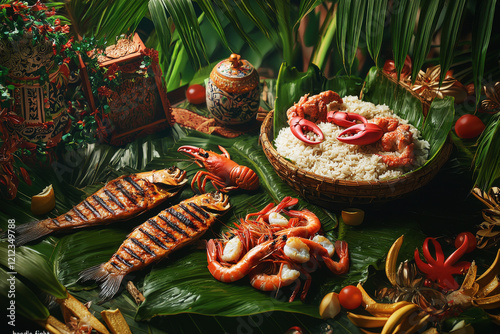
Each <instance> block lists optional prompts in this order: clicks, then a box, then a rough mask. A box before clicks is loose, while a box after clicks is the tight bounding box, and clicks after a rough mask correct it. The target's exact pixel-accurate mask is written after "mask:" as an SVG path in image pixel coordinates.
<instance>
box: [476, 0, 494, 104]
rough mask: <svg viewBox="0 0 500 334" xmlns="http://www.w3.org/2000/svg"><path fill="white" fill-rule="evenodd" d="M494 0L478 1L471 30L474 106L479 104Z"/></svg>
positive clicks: (491, 25)
mask: <svg viewBox="0 0 500 334" xmlns="http://www.w3.org/2000/svg"><path fill="white" fill-rule="evenodd" d="M495 5H496V0H485V1H478V2H477V8H476V15H475V16H474V24H473V29H472V72H473V75H474V88H475V91H476V104H478V103H479V99H480V95H481V87H482V83H481V82H482V79H483V72H484V63H485V59H486V54H487V53H486V51H487V50H488V44H489V42H490V36H491V29H492V27H493V18H494V16H495Z"/></svg>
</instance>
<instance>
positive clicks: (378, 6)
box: [365, 0, 388, 66]
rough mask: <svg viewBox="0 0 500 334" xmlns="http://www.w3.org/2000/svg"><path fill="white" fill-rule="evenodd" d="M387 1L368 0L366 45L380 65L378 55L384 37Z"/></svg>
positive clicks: (376, 62)
mask: <svg viewBox="0 0 500 334" xmlns="http://www.w3.org/2000/svg"><path fill="white" fill-rule="evenodd" d="M387 2H388V0H381V1H380V0H368V1H367V5H366V28H365V31H366V47H367V49H368V52H369V53H370V56H371V57H372V59H373V61H374V62H375V66H378V56H379V53H380V48H381V47H382V39H383V37H384V25H385V16H386V13H387Z"/></svg>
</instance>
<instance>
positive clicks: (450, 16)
mask: <svg viewBox="0 0 500 334" xmlns="http://www.w3.org/2000/svg"><path fill="white" fill-rule="evenodd" d="M465 3H466V1H465V0H457V1H448V2H447V7H446V14H445V18H444V21H443V28H442V31H441V44H440V48H439V50H440V55H439V63H440V65H441V77H440V82H443V80H444V77H445V76H446V72H448V70H449V69H450V66H451V63H452V61H453V50H454V48H455V42H456V40H457V36H458V31H459V28H460V21H461V19H462V12H463V10H464V7H465Z"/></svg>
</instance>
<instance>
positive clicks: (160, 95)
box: [80, 33, 174, 145]
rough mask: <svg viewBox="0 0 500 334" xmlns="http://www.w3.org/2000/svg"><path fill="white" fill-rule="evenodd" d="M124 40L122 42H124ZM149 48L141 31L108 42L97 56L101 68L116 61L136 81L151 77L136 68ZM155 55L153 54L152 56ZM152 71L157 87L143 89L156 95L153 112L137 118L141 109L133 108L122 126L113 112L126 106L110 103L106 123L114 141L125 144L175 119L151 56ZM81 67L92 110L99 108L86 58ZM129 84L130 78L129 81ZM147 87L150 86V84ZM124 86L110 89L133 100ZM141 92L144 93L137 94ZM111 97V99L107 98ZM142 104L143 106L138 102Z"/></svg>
mask: <svg viewBox="0 0 500 334" xmlns="http://www.w3.org/2000/svg"><path fill="white" fill-rule="evenodd" d="M122 42H123V43H122ZM120 44H121V45H120ZM147 50H148V49H147V48H146V47H145V45H144V43H143V42H142V40H141V39H140V37H139V35H138V34H137V33H136V34H134V36H133V39H129V38H124V39H120V40H118V41H117V43H116V44H114V45H111V46H108V47H107V48H106V50H105V52H104V55H100V56H99V57H98V62H99V66H100V67H101V68H104V67H106V68H108V69H109V68H110V67H111V66H112V65H114V64H117V65H118V66H119V67H120V69H123V72H124V76H128V78H125V79H124V82H125V81H126V80H129V81H132V82H133V81H134V80H135V79H139V80H142V81H143V82H145V80H149V81H150V80H151V78H148V77H147V76H144V75H143V76H142V78H141V75H140V74H137V73H136V71H137V70H139V65H140V63H141V62H142V60H143V59H144V56H145V51H147ZM152 58H153V57H152ZM151 61H152V63H151V71H152V73H153V76H154V85H153V86H154V88H153V89H152V90H151V91H150V90H148V89H146V90H143V91H142V92H143V93H144V92H145V93H144V94H142V95H145V94H147V93H148V92H149V95H150V96H152V97H154V101H153V102H152V104H154V109H153V110H151V113H152V114H151V115H148V117H147V118H146V119H142V120H140V119H137V118H136V117H135V116H137V113H138V111H137V110H135V109H136V108H137V107H135V108H132V109H131V113H132V117H131V118H130V119H128V118H127V119H124V120H123V122H121V123H120V124H121V125H124V124H125V126H123V127H120V126H116V124H113V118H115V119H116V117H115V116H117V115H114V114H113V113H119V112H120V110H123V107H122V106H120V108H118V109H117V108H114V107H113V106H116V105H117V104H119V103H110V117H109V119H110V120H111V122H110V123H111V124H105V126H107V127H110V128H111V135H110V137H109V138H108V139H107V141H108V142H109V143H110V144H112V145H123V144H126V143H128V142H130V141H132V140H133V139H134V138H136V137H138V136H143V135H146V134H150V133H154V132H157V131H160V130H162V129H164V128H166V127H167V126H171V125H172V124H173V123H174V121H173V117H172V110H171V106H170V102H169V100H168V97H167V93H166V89H165V87H164V85H163V83H162V80H161V78H162V72H161V69H160V66H159V64H158V62H157V60H155V59H152V60H151ZM80 68H81V77H82V82H83V86H84V87H83V88H84V91H85V93H86V95H87V98H88V101H89V104H90V107H91V108H92V110H96V109H97V108H98V106H97V104H96V101H95V97H94V96H93V94H92V89H91V86H90V80H89V73H88V71H87V68H86V66H85V64H84V62H83V61H82V60H81V59H80ZM127 84H128V86H130V84H131V83H130V82H128V83H127ZM148 87H151V85H149V86H148ZM121 89H122V87H118V92H117V91H115V90H111V91H112V93H113V94H114V96H115V97H116V96H118V97H119V99H120V100H123V102H124V103H128V102H130V99H129V98H128V97H127V96H126V95H123V94H121V92H120V90H121ZM136 95H141V94H136ZM108 101H109V99H108ZM139 107H140V106H139Z"/></svg>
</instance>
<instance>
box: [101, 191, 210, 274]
mask: <svg viewBox="0 0 500 334" xmlns="http://www.w3.org/2000/svg"><path fill="white" fill-rule="evenodd" d="M186 202H188V203H186ZM190 207H191V206H189V200H186V201H184V202H181V203H180V204H177V205H174V206H172V207H170V208H168V209H165V210H163V211H162V212H160V213H159V214H158V215H157V216H155V217H153V218H150V219H148V220H146V221H145V222H144V223H143V224H141V225H140V226H138V227H136V228H135V229H134V231H132V232H131V233H130V235H129V236H128V238H127V240H125V241H124V242H123V244H122V245H121V246H120V248H119V249H118V251H117V252H116V253H115V254H114V255H113V256H112V258H111V260H110V261H114V260H113V259H115V258H116V257H117V256H120V258H121V259H123V260H125V261H128V262H129V263H132V264H134V268H130V267H128V266H126V265H120V268H121V270H120V273H123V274H124V275H126V274H127V273H128V272H130V271H132V270H137V269H140V268H142V267H144V266H146V265H148V264H149V263H151V262H152V261H156V260H157V259H159V258H162V257H164V256H166V255H167V254H169V253H170V252H171V251H173V250H174V249H176V248H178V247H179V246H181V245H184V244H185V243H187V242H189V241H192V240H194V239H196V238H197V237H199V236H201V235H202V234H203V233H204V232H205V231H206V230H207V229H208V228H209V226H210V225H211V224H212V223H213V222H214V221H215V219H216V217H217V216H218V214H217V213H211V212H208V211H206V210H205V209H203V208H202V207H200V206H197V208H198V209H197V210H190V209H189V208H190ZM202 213H203V214H202ZM137 257H140V258H141V259H142V260H139V259H138V258H137ZM115 262H118V261H115ZM105 267H106V266H105ZM113 267H114V266H113ZM107 269H108V270H111V271H113V270H112V269H111V268H110V267H108V268H107Z"/></svg>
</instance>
